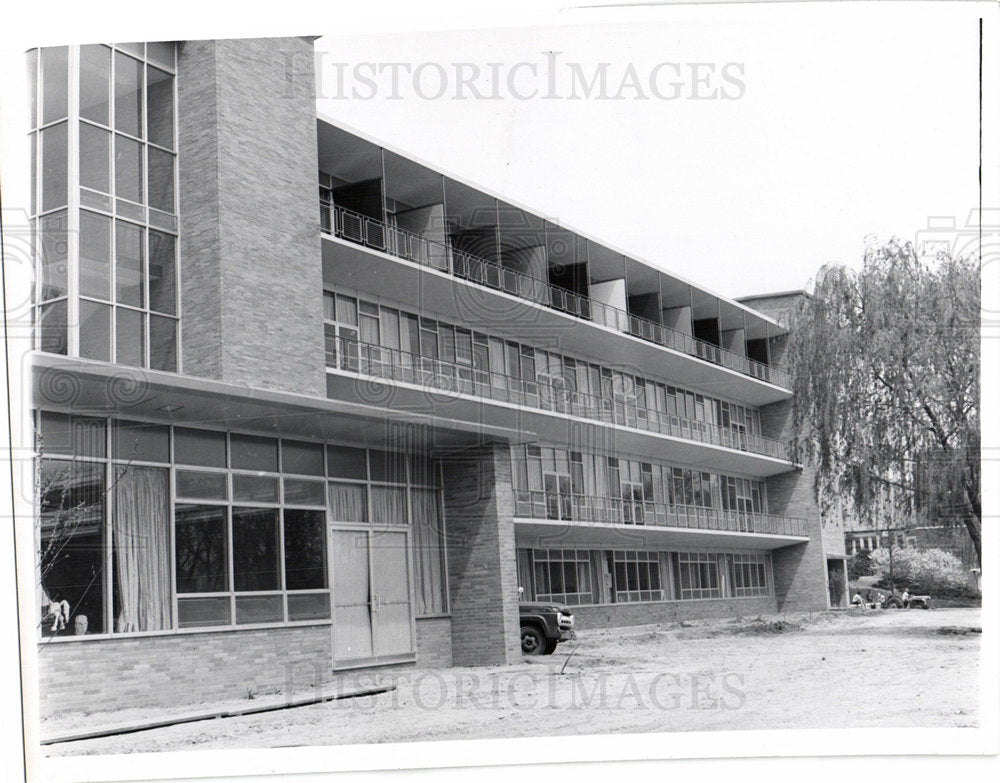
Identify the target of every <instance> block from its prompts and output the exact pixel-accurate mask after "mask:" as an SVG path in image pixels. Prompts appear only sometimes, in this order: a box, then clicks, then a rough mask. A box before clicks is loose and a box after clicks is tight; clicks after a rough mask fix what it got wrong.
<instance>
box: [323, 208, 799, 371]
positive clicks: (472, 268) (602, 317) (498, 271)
mask: <svg viewBox="0 0 1000 783" xmlns="http://www.w3.org/2000/svg"><path fill="white" fill-rule="evenodd" d="M320 215H321V220H320V225H321V228H322V229H323V231H325V232H326V233H329V234H333V235H334V236H336V237H339V238H341V239H346V240H348V241H351V242H356V243H358V244H360V245H364V246H365V247H370V248H373V249H375V250H381V251H383V252H385V253H389V254H390V255H394V256H396V257H397V258H403V259H406V260H407V261H412V262H413V263H416V264H421V265H422V266H429V267H431V268H433V269H437V270H439V271H442V272H447V273H448V274H451V275H454V276H455V277H458V278H461V279H463V280H468V281H470V282H472V283H476V284H478V285H482V286H486V287H487V288H493V289H496V290H499V291H504V292H505V293H508V294H511V295H513V296H517V297H519V298H522V299H527V300H529V301H532V302H537V303H539V304H542V305H545V306H546V307H550V308H552V309H553V310H558V311H560V312H564V313H568V314H570V315H573V316H576V317H577V318H582V319H584V320H587V321H592V322H594V323H597V324H601V325H602V326H606V327H608V328H611V329H614V330H616V331H619V332H623V333H624V334H630V335H632V336H633V337H638V338H640V339H642V340H646V341H648V342H651V343H656V344H657V345H661V346H663V347H664V348H670V349H672V350H675V351H679V352H681V353H685V354H688V355H689V356H696V357H698V358H699V359H703V360H704V361H707V362H710V363H712V364H717V365H720V366H722V367H726V368H728V369H730V370H735V371H736V372H739V373H742V374H743V375H748V376H750V377H752V378H757V379H758V380H762V381H766V382H768V383H773V384H775V385H777V386H782V387H784V388H790V387H791V379H790V377H789V375H788V373H786V372H785V371H784V370H780V369H778V368H776V367H771V366H769V365H766V364H763V363H761V362H758V361H755V360H754V359H750V358H748V357H746V356H741V355H740V354H737V353H734V352H732V351H727V350H726V349H725V348H720V347H719V346H718V345H715V344H714V343H710V342H707V341H705V340H701V339H699V338H697V337H692V336H691V335H688V334H684V333H683V332H679V331H677V330H675V329H671V328H670V327H669V326H663V325H662V324H658V323H656V322H655V321H651V320H649V319H648V318H643V317H641V316H638V315H633V314H632V313H629V312H627V311H625V310H622V309H620V308H617V307H614V306H613V305H609V304H604V303H603V302H599V301H597V300H595V299H591V298H590V297H587V296H584V295H583V294H580V293H577V292H576V291H570V290H569V289H567V288H562V287H560V286H557V285H553V284H552V283H550V282H548V281H547V280H541V279H539V278H536V277H532V276H530V275H526V274H524V273H523V272H519V271H517V270H515V269H509V268H507V267H504V266H502V265H501V264H498V263H497V262H495V261H488V260H486V259H484V258H480V257H478V256H475V255H472V254H471V253H466V252H464V251H461V250H456V249H455V248H453V247H451V246H450V245H449V244H445V243H441V242H437V241H435V240H432V239H428V238H427V237H423V236H420V235H419V234H414V233H413V232H411V231H406V230H405V229H401V228H396V227H392V226H389V225H387V224H386V223H385V222H384V221H382V220H378V219H376V218H372V217H368V216H367V215H361V214H358V213H357V212H352V211H351V210H349V209H345V208H344V207H340V206H336V205H335V204H331V203H329V202H321V204H320Z"/></svg>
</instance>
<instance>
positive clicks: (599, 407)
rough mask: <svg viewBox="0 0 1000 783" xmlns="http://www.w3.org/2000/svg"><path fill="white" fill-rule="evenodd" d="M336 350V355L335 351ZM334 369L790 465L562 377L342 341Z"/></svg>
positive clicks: (782, 446) (761, 442) (779, 447)
mask: <svg viewBox="0 0 1000 783" xmlns="http://www.w3.org/2000/svg"><path fill="white" fill-rule="evenodd" d="M331 348H332V350H331ZM326 364H327V367H328V368H332V369H339V370H344V371H347V372H351V373H357V374H359V375H364V376H368V377H373V378H378V379H381V380H385V381H392V382H399V383H406V384H413V385H415V386H422V387H425V388H427V389H429V390H432V391H434V392H439V393H445V394H464V395H470V396H474V397H479V398H482V399H485V400H490V401H495V402H500V403H510V404H514V405H517V406H521V407H525V408H531V409H534V410H538V411H544V412H547V413H555V414H561V415H563V416H574V417H578V418H582V419H587V420H589V421H594V422H599V423H602V424H610V425H615V426H618V427H627V428H630V429H633V430H642V431H645V432H649V433H653V434H656V435H663V436H667V437H670V438H677V439H681V440H686V441H690V442H693V443H699V444H705V445H709V446H716V447H721V448H725V449H730V450H733V451H739V452H746V453H749V454H755V455H758V456H761V457H767V458H770V459H771V460H781V461H783V462H788V461H789V460H790V454H789V449H788V445H787V444H786V443H783V442H781V441H777V440H773V439H771V438H765V437H762V436H760V435H753V434H750V433H747V432H745V431H740V430H736V429H732V428H723V427H720V426H718V425H715V424H709V423H707V422H703V421H696V420H692V419H687V418H684V417H681V416H677V415H671V414H667V413H664V412H661V411H657V410H652V409H650V408H647V407H645V406H642V405H639V404H638V401H637V399H636V397H635V395H618V394H616V395H615V396H614V398H606V397H599V396H596V395H593V394H586V393H583V392H580V391H577V390H575V389H571V388H568V387H567V386H566V383H565V380H564V379H563V378H559V377H542V378H536V379H534V380H528V379H523V378H514V377H511V376H510V375H507V374H501V373H498V372H494V371H491V370H488V369H485V368H475V367H473V366H472V365H471V364H461V363H458V362H451V361H445V360H442V359H435V358H430V357H427V356H422V355H419V354H415V353H410V352H408V351H402V350H399V349H396V348H385V347H382V346H378V345H371V344H369V343H363V342H359V341H357V340H354V339H349V338H344V337H338V338H336V340H330V341H329V342H328V350H327V354H326Z"/></svg>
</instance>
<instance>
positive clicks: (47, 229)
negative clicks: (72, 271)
mask: <svg viewBox="0 0 1000 783" xmlns="http://www.w3.org/2000/svg"><path fill="white" fill-rule="evenodd" d="M68 239H69V234H68V229H67V226H66V213H65V212H55V213H53V214H51V215H46V216H45V217H43V218H42V219H41V237H40V240H41V251H42V252H41V256H42V268H41V280H40V281H39V287H38V289H39V290H38V298H39V300H40V301H45V300H46V299H56V298H58V297H60V296H65V295H66V266H67V255H68V250H69V247H68Z"/></svg>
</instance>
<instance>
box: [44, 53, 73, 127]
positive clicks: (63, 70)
mask: <svg viewBox="0 0 1000 783" xmlns="http://www.w3.org/2000/svg"><path fill="white" fill-rule="evenodd" d="M68 68H69V47H66V46H47V47H45V48H44V49H42V124H43V125H44V124H47V123H50V122H55V121H56V120H58V119H62V118H63V117H65V116H66V113H67V109H68V107H69V103H68V99H67V95H68V92H67V90H68V88H69V70H68Z"/></svg>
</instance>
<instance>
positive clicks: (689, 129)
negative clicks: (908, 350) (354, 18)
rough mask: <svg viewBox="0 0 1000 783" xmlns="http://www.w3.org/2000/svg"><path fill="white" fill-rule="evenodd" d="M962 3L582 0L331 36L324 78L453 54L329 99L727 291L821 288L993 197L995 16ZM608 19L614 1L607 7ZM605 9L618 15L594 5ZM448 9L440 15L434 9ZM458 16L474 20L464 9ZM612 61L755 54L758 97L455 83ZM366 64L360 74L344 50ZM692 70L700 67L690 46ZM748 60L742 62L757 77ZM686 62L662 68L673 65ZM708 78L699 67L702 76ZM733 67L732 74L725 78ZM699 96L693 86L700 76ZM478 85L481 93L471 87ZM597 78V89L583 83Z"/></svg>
mask: <svg viewBox="0 0 1000 783" xmlns="http://www.w3.org/2000/svg"><path fill="white" fill-rule="evenodd" d="M972 10H973V9H972V7H971V6H964V7H963V5H960V4H957V3H952V4H944V5H943V6H939V7H936V8H931V7H923V6H918V5H915V4H909V3H906V4H903V3H898V4H887V5H885V6H873V5H870V4H850V5H847V4H836V5H835V6H834V7H831V6H827V5H820V4H808V5H791V4H776V5H771V6H770V7H768V8H761V7H753V8H750V7H747V6H726V7H722V6H718V5H709V6H701V7H694V6H681V7H674V8H632V9H624V10H622V9H618V10H617V11H616V12H614V16H613V17H612V16H611V13H610V12H608V11H603V10H591V11H565V12H562V13H560V14H556V15H555V16H550V17H548V20H549V21H553V22H554V21H562V22H566V23H571V24H566V23H562V24H548V25H545V26H535V27H525V28H506V29H498V28H492V29H478V30H468V29H466V30H444V31H440V30H439V31H434V30H426V31H421V32H418V33H414V32H412V31H408V32H402V33H395V34H377V35H370V34H366V35H357V34H351V35H333V36H325V37H323V38H321V39H320V40H319V41H318V42H317V44H316V46H317V50H318V51H324V52H326V55H325V59H324V60H323V66H322V69H321V70H322V74H323V81H322V83H321V89H322V90H323V92H324V93H325V94H326V95H327V96H332V95H337V94H343V93H345V92H346V93H350V91H351V89H352V87H356V88H357V89H358V90H359V91H360V92H363V93H368V92H369V90H368V88H367V87H366V86H365V85H364V84H362V83H361V82H360V81H359V80H358V79H357V78H355V77H354V75H353V70H354V68H355V67H356V66H357V65H358V64H359V63H363V62H373V63H393V62H397V63H409V64H411V65H412V66H413V67H416V66H417V65H419V64H421V63H437V64H441V65H443V66H444V67H445V68H446V70H447V71H448V72H449V90H448V92H447V93H446V95H445V96H444V97H442V98H440V99H433V98H431V99H427V98H421V97H420V94H419V93H420V92H422V93H423V94H424V95H431V96H433V95H434V93H435V92H436V91H437V86H438V77H437V75H436V73H437V68H436V66H426V67H425V68H424V70H423V72H422V74H421V78H420V82H419V85H418V86H417V87H416V88H415V87H414V79H413V77H412V76H408V75H407V74H406V73H405V72H401V76H400V81H399V85H400V86H399V91H398V95H399V96H400V97H399V98H398V99H395V100H393V99H390V97H389V96H390V94H391V90H390V86H391V83H390V78H389V75H388V73H386V74H384V75H383V76H381V77H379V78H378V79H377V82H378V87H377V91H376V95H375V97H374V98H372V99H368V100H337V99H327V100H320V102H319V104H320V105H319V108H320V111H321V112H322V113H324V114H327V115H329V116H330V117H331V118H333V119H335V120H338V121H341V122H343V123H344V124H346V125H348V126H349V127H352V128H354V129H357V130H359V131H362V132H364V133H365V134H367V135H371V136H373V137H375V138H376V139H378V140H381V141H384V142H386V143H387V144H389V145H390V146H393V147H396V148H398V149H400V150H401V151H404V152H408V153H412V154H414V155H416V156H417V157H418V158H420V159H422V160H424V161H425V162H427V163H429V164H431V165H433V166H436V167H441V168H443V169H445V170H446V171H448V172H450V173H454V174H456V175H459V176H461V177H464V178H466V179H469V180H471V181H473V182H474V183H476V184H479V185H482V186H484V187H486V188H488V189H490V190H493V191H496V192H498V193H499V194H500V195H503V196H507V197H510V198H511V199H512V200H514V201H517V202H520V203H522V204H524V205H526V206H529V207H532V208H534V209H535V210H537V211H539V212H541V213H542V214H544V215H546V216H549V217H553V218H558V219H560V220H562V221H564V222H566V223H568V224H570V225H571V226H573V227H575V228H578V229H581V230H583V231H585V232H586V233H588V234H591V235H594V236H596V237H599V238H602V239H605V240H607V241H608V242H610V243H612V244H614V245H616V246H618V247H621V248H622V249H624V250H626V251H628V252H630V253H634V254H635V255H636V256H637V257H640V258H643V259H645V260H647V261H649V262H652V263H655V264H657V265H661V266H663V267H664V268H666V269H670V270H672V271H676V272H678V273H680V274H681V275H682V276H684V277H687V278H689V279H691V280H693V281H695V282H697V283H699V284H702V285H705V286H706V287H708V288H711V289H714V290H716V291H718V292H719V293H722V294H726V295H728V296H734V297H735V296H741V295H746V294H752V293H761V292H766V291H776V290H787V289H793V288H802V287H805V286H806V284H807V282H808V281H809V280H810V279H811V278H812V277H813V276H814V275H815V272H816V270H817V269H818V268H819V267H820V266H821V265H822V264H823V263H828V262H841V263H849V264H857V263H858V262H859V261H860V258H861V255H862V253H863V249H864V240H865V237H866V236H867V235H870V234H875V235H878V236H880V237H886V238H887V237H889V236H891V235H893V234H895V235H899V236H902V237H906V238H912V237H913V236H914V234H915V232H917V231H918V230H920V229H922V228H924V227H926V225H927V219H928V217H929V216H955V217H957V222H958V225H959V226H960V227H961V226H963V225H964V224H965V222H966V219H967V217H968V213H969V210H970V209H971V208H972V207H974V206H975V205H976V204H977V203H978V185H977V166H978V77H977V72H978V13H967V12H966V11H972ZM609 17H610V19H609ZM597 18H600V19H601V22H600V23H599V24H594V23H590V20H591V19H595V21H596V20H597ZM432 24H433V23H432V22H428V23H427V26H432ZM453 24H454V23H453ZM550 51H555V52H561V53H562V54H561V55H560V56H559V62H560V63H561V65H559V66H558V67H557V69H556V71H557V73H559V74H560V78H562V79H563V80H564V85H563V89H562V90H561V92H562V93H564V94H568V93H569V92H570V87H569V77H568V73H569V72H568V70H567V68H566V65H565V63H568V62H577V63H580V64H581V67H582V69H583V71H584V73H586V74H588V75H589V74H591V73H592V72H593V70H594V68H595V67H596V64H597V63H599V62H608V63H610V65H609V69H608V74H609V79H608V81H609V85H610V86H609V90H608V92H609V93H615V92H617V85H618V84H619V83H620V81H621V79H622V78H623V77H624V73H625V69H626V68H627V66H628V64H629V63H633V64H634V65H635V68H636V71H637V73H638V74H639V75H640V78H642V79H647V78H648V74H649V72H650V70H651V69H652V68H653V66H655V65H656V64H657V63H659V62H663V61H668V62H677V63H681V64H687V63H692V62H705V63H715V64H716V67H717V68H721V66H722V64H724V63H726V62H735V63H742V64H743V77H742V81H743V82H744V83H745V85H746V90H745V94H744V95H743V97H742V98H740V99H738V100H728V101H724V100H708V101H698V100H688V99H678V100H670V101H668V100H660V99H656V98H655V97H652V96H651V95H649V91H648V90H646V93H647V95H648V96H649V97H648V99H647V100H638V99H635V97H634V96H635V91H634V90H625V91H624V94H625V95H626V96H627V98H626V99H625V100H619V101H611V100H596V99H593V98H591V99H585V100H577V101H568V100H543V99H542V98H541V97H535V98H534V99H530V100H516V99H513V98H512V97H510V93H509V92H508V91H507V90H506V88H504V89H501V91H500V92H501V94H502V95H504V96H505V97H504V98H503V99H502V100H476V99H471V98H470V99H467V100H454V99H453V98H452V97H451V96H452V95H454V93H455V89H456V88H455V86H454V85H455V77H454V68H453V66H452V65H451V64H452V63H455V62H468V63H474V64H476V65H478V66H479V68H480V70H481V71H482V73H483V74H484V76H483V77H482V78H481V79H480V81H479V82H477V84H479V85H480V91H481V92H485V93H487V94H488V92H489V87H488V86H486V85H487V82H486V74H488V72H489V66H488V65H487V64H488V63H492V62H499V63H502V64H503V65H502V68H501V71H500V73H501V75H502V78H504V79H505V78H506V74H507V73H508V72H509V70H510V67H511V66H512V65H513V64H515V63H517V62H521V61H526V62H532V63H537V65H538V69H539V76H538V78H532V77H531V75H530V73H528V72H527V71H525V70H523V69H522V70H521V71H519V72H517V77H518V84H516V85H515V88H518V89H520V90H522V91H523V92H529V91H530V90H531V88H532V87H538V88H540V92H541V93H544V90H545V85H546V82H545V76H544V74H545V63H546V60H545V55H544V53H545V52H550ZM336 62H340V63H346V64H347V65H346V67H345V69H344V82H343V85H344V89H343V91H341V90H340V89H339V87H338V84H337V82H336V78H335V70H334V67H333V63H336ZM685 67H686V65H685ZM737 75H738V74H737ZM670 76H671V72H670V71H669V70H668V71H661V80H662V84H663V85H664V86H663V87H661V92H662V93H665V94H667V93H668V90H669V88H668V87H666V86H665V85H666V82H667V81H668V79H669V77H670ZM687 80H688V82H689V81H690V79H689V77H688V79H687ZM716 84H717V82H714V81H713V82H712V83H711V84H710V85H709V89H711V88H712V87H713V86H715V85H716ZM686 90H687V91H688V93H689V90H690V88H686ZM466 94H467V95H468V94H469V92H468V91H466ZM578 94H579V91H578Z"/></svg>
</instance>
